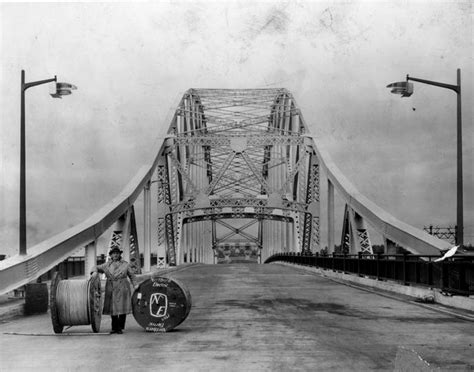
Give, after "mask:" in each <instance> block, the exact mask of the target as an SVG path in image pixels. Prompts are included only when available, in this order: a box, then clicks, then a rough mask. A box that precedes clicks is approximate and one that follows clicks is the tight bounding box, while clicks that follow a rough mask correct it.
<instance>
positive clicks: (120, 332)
mask: <svg viewBox="0 0 474 372" xmlns="http://www.w3.org/2000/svg"><path fill="white" fill-rule="evenodd" d="M115 333H117V334H119V335H121V334H122V333H123V332H122V330H121V329H119V330H118V331H115Z"/></svg>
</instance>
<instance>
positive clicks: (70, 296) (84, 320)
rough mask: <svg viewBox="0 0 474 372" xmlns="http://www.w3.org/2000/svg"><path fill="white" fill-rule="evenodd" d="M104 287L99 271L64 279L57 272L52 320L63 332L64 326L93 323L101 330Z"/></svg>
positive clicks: (54, 328)
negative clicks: (102, 292) (87, 276)
mask: <svg viewBox="0 0 474 372" xmlns="http://www.w3.org/2000/svg"><path fill="white" fill-rule="evenodd" d="M101 305H102V303H101V287H100V279H99V276H98V275H92V276H91V277H90V278H89V279H72V280H62V279H61V275H60V274H59V273H55V274H54V276H53V280H52V281H51V293H50V307H51V321H52V323H53V330H54V332H55V333H62V331H63V328H64V326H74V325H88V324H91V325H92V330H93V331H94V332H95V333H97V332H99V330H100V321H101V318H102V306H101Z"/></svg>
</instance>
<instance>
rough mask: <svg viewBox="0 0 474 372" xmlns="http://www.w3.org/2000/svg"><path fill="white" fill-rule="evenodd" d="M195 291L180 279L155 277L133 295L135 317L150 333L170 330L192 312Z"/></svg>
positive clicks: (143, 283)
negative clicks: (192, 293)
mask: <svg viewBox="0 0 474 372" xmlns="http://www.w3.org/2000/svg"><path fill="white" fill-rule="evenodd" d="M191 305H192V300H191V293H190V292H189V290H188V289H187V288H186V286H185V285H184V284H183V283H181V282H180V281H178V280H176V279H173V278H167V277H160V276H152V277H151V278H150V279H148V280H145V281H144V282H142V283H141V284H140V286H139V287H138V289H136V290H135V292H134V293H133V296H132V308H133V316H134V318H135V320H136V321H137V323H138V324H140V325H141V326H142V327H143V328H144V329H145V331H147V332H168V331H171V330H172V329H173V328H175V327H177V326H178V325H179V324H181V323H182V322H183V321H184V320H185V319H186V318H187V316H188V315H189V312H190V310H191Z"/></svg>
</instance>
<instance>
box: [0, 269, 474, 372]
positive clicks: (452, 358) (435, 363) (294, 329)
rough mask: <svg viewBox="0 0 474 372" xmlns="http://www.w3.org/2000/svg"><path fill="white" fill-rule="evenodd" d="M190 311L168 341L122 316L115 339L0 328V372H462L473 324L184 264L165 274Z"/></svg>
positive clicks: (304, 275) (309, 277)
mask: <svg viewBox="0 0 474 372" xmlns="http://www.w3.org/2000/svg"><path fill="white" fill-rule="evenodd" d="M168 275H169V276H171V277H174V278H176V279H179V280H180V281H181V282H183V283H184V284H186V286H187V287H188V289H189V290H190V292H191V295H192V300H193V306H192V309H191V312H190V314H189V316H188V318H187V319H186V320H185V321H184V323H182V324H181V325H180V326H178V327H177V328H176V329H175V330H173V331H171V332H168V333H147V332H145V331H144V330H143V328H141V326H139V325H138V324H137V323H136V321H135V320H134V319H133V316H131V315H130V316H128V317H127V325H126V329H125V333H124V334H123V335H109V334H108V331H109V330H110V318H109V317H108V316H104V317H103V318H102V324H101V332H100V333H96V334H94V333H92V330H91V327H90V326H75V327H71V328H69V329H68V330H66V331H65V333H63V334H62V335H55V334H54V333H53V330H52V325H51V320H50V315H49V313H48V314H42V315H33V316H28V317H20V318H15V319H12V320H10V321H8V322H5V323H3V324H0V350H1V351H0V370H1V371H23V370H24V371H99V370H101V371H226V372H228V371H327V370H335V371H370V370H380V371H394V370H396V371H414V370H419V371H432V370H435V371H445V370H455V371H460V370H461V371H462V370H466V371H471V370H474V347H473V344H474V322H473V321H470V320H468V319H462V318H460V317H456V316H453V315H451V314H449V313H446V312H438V311H435V310H431V309H429V308H426V307H422V306H419V305H417V304H415V303H413V302H410V301H406V300H405V299H403V298H401V297H400V298H395V297H392V298H390V297H386V296H384V295H378V294H375V293H372V292H370V291H366V290H363V289H360V288H355V287H352V286H347V285H343V284H341V283H338V282H336V281H333V280H330V279H327V278H324V277H322V276H319V275H317V274H313V273H309V272H306V271H304V270H301V269H297V268H293V267H288V266H283V265H278V264H272V265H258V264H250V265H245V264H229V265H194V266H190V267H188V268H186V269H184V270H183V269H181V270H178V271H176V272H171V273H169V274H168Z"/></svg>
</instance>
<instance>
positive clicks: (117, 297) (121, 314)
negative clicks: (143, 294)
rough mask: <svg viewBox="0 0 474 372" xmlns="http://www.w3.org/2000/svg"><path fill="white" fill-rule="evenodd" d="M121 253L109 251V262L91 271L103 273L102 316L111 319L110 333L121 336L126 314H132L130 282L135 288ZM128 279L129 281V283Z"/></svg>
mask: <svg viewBox="0 0 474 372" xmlns="http://www.w3.org/2000/svg"><path fill="white" fill-rule="evenodd" d="M121 253H122V251H121V250H120V249H119V248H118V247H114V248H112V249H111V250H110V252H109V255H110V257H111V258H112V259H111V260H110V261H107V262H106V263H104V264H102V265H97V266H95V267H94V269H93V270H92V272H91V274H92V273H94V272H98V273H104V274H105V276H106V278H107V282H106V284H105V300H104V309H103V311H102V313H103V314H108V315H110V316H111V317H112V331H111V332H110V333H118V334H122V333H123V332H122V331H123V329H124V328H125V320H126V318H127V314H130V313H131V312H132V295H131V289H130V281H131V282H132V285H133V287H134V288H136V287H137V283H136V279H135V274H134V273H133V271H132V269H131V267H130V264H129V263H128V262H126V261H124V260H122V256H121ZM129 278H130V281H129Z"/></svg>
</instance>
